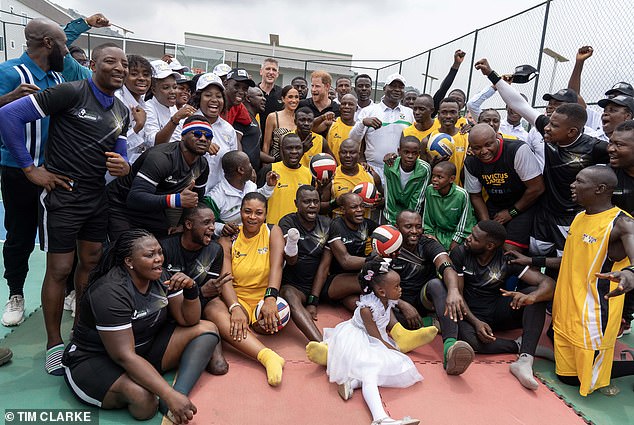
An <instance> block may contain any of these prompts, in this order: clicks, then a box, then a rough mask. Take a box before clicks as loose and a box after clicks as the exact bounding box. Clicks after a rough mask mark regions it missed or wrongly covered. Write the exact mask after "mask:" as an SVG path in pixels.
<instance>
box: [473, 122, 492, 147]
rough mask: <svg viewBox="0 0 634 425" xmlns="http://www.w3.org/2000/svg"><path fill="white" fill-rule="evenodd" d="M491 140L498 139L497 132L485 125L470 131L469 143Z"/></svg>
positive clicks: (475, 126) (482, 124)
mask: <svg viewBox="0 0 634 425" xmlns="http://www.w3.org/2000/svg"><path fill="white" fill-rule="evenodd" d="M491 138H496V134H495V130H493V128H492V127H491V126H490V125H488V124H485V123H480V124H476V125H474V126H473V128H472V129H471V131H469V143H471V140H472V139H476V140H487V139H491Z"/></svg>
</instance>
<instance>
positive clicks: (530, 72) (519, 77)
mask: <svg viewBox="0 0 634 425" xmlns="http://www.w3.org/2000/svg"><path fill="white" fill-rule="evenodd" d="M537 74H539V72H538V71H537V70H536V69H535V68H534V67H532V66H531V65H520V66H517V67H515V72H514V73H513V82H514V83H517V84H525V83H528V82H529V81H530V80H532V79H533V78H535V77H536V76H537Z"/></svg>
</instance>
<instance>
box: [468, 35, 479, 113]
mask: <svg viewBox="0 0 634 425" xmlns="http://www.w3.org/2000/svg"><path fill="white" fill-rule="evenodd" d="M478 31H479V30H475V35H474V36H473V51H472V52H471V66H470V67H469V81H467V98H466V99H465V100H469V96H470V95H471V78H472V77H473V69H474V68H473V66H474V64H475V53H476V49H477V48H478ZM465 106H466V105H465Z"/></svg>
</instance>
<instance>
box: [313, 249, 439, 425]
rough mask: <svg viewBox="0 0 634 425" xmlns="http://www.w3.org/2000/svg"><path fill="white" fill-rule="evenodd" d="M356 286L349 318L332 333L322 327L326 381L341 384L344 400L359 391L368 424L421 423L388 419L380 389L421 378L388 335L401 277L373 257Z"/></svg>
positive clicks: (399, 386)
mask: <svg viewBox="0 0 634 425" xmlns="http://www.w3.org/2000/svg"><path fill="white" fill-rule="evenodd" d="M359 282H360V283H361V286H362V288H363V292H364V295H361V297H360V300H359V302H358V303H357V308H356V310H355V311H354V315H353V317H352V318H351V319H350V320H348V321H346V322H343V323H340V324H338V325H337V326H336V327H335V328H334V329H333V328H327V329H324V343H325V344H327V350H328V353H327V356H328V357H327V370H326V372H327V373H328V376H329V379H330V382H336V383H337V384H338V385H339V395H340V396H341V397H342V398H343V399H344V400H348V399H349V398H350V397H351V396H352V392H353V390H354V389H355V388H362V392H363V398H364V399H365V402H366V404H367V405H368V407H369V409H370V412H371V413H372V419H373V422H372V425H378V424H381V425H388V424H390V425H393V424H400V425H415V424H418V423H419V420H417V419H411V418H409V417H405V418H404V419H401V420H395V419H392V418H390V417H389V416H388V415H387V413H386V412H385V409H383V403H382V402H381V396H380V394H379V388H378V387H379V386H383V387H397V388H405V387H409V386H410V385H413V384H415V383H416V382H418V381H422V380H423V377H422V376H421V375H420V373H418V370H416V366H414V363H413V362H412V361H411V360H410V358H409V357H407V356H406V355H405V354H403V353H401V352H400V351H399V350H398V347H397V345H396V343H395V342H394V340H393V339H392V338H390V337H389V336H388V334H387V328H388V327H390V328H391V326H389V325H390V323H391V324H392V325H393V324H394V323H395V319H393V314H392V307H394V306H395V305H396V304H397V302H398V299H399V298H400V297H401V278H400V276H399V275H398V273H396V272H395V271H393V270H391V269H389V262H388V261H386V260H383V259H382V258H381V257H374V258H373V259H370V260H368V261H367V262H366V263H365V265H364V266H363V269H362V270H361V273H360V275H359ZM434 335H435V332H434ZM324 343H322V345H323V344H324Z"/></svg>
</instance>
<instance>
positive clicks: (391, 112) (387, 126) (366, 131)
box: [348, 100, 414, 183]
mask: <svg viewBox="0 0 634 425" xmlns="http://www.w3.org/2000/svg"><path fill="white" fill-rule="evenodd" d="M369 117H376V118H378V119H380V120H381V122H382V123H383V124H382V126H381V128H379V129H378V130H375V129H373V128H370V127H366V126H365V125H363V120H364V119H365V118H369ZM413 122H414V111H412V109H411V108H408V107H407V106H403V105H401V104H399V105H397V106H396V107H395V108H394V109H392V108H390V107H389V106H387V105H386V104H385V103H383V100H381V102H379V103H376V104H373V105H369V106H367V107H365V108H363V109H362V110H361V111H360V112H359V117H358V121H357V122H356V123H355V125H354V127H352V130H350V135H349V136H348V137H350V138H351V139H353V140H359V141H360V140H362V139H363V137H364V136H365V159H366V160H367V161H368V164H370V165H371V166H372V168H374V171H376V172H377V174H379V176H381V181H383V183H385V177H384V176H383V157H384V156H385V155H386V154H388V153H390V152H396V151H397V149H398V146H399V142H400V140H401V133H402V132H403V130H404V129H405V128H407V127H409V126H410V125H412V123H413Z"/></svg>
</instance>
